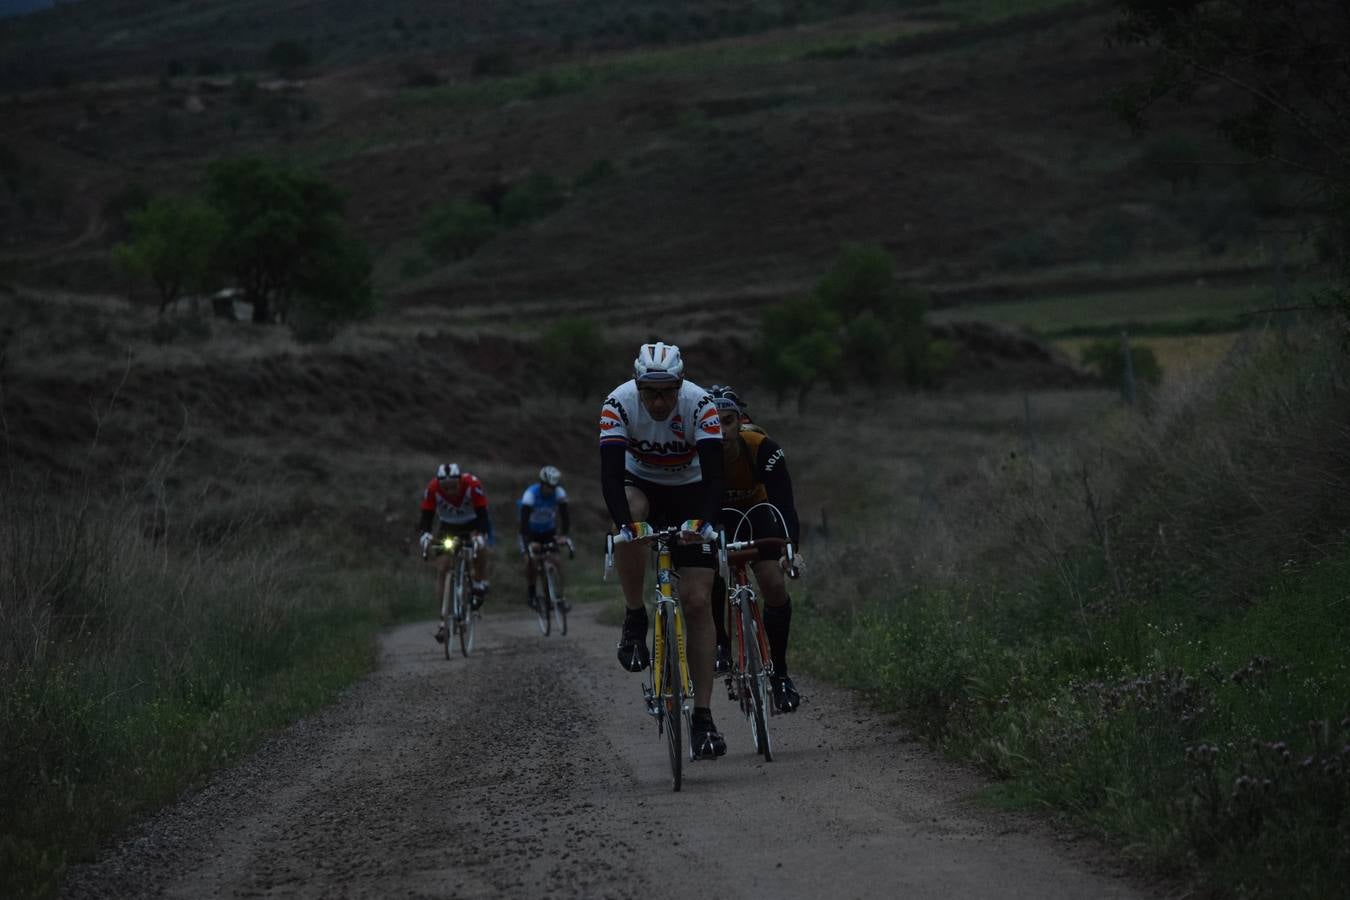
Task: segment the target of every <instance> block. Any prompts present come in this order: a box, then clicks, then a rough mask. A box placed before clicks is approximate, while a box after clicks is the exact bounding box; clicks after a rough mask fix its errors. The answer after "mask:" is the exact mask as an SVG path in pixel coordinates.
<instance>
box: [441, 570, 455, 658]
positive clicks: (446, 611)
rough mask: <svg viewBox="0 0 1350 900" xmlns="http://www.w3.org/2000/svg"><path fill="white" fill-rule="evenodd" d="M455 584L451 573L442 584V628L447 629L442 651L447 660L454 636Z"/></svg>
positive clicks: (446, 575)
mask: <svg viewBox="0 0 1350 900" xmlns="http://www.w3.org/2000/svg"><path fill="white" fill-rule="evenodd" d="M452 586H453V582H452V581H451V578H450V573H449V572H446V573H445V580H444V581H443V582H442V583H441V627H442V628H444V629H445V640H443V641H441V649H442V650H444V651H445V658H446V659H449V658H450V640H451V638H452V637H453V636H454V625H455V620H454V616H455V613H454V605H453V603H452V602H451V597H450V591H451V588H452Z"/></svg>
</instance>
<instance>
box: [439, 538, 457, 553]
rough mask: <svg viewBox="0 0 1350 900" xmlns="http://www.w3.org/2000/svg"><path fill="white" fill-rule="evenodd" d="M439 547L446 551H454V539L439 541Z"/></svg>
mask: <svg viewBox="0 0 1350 900" xmlns="http://www.w3.org/2000/svg"><path fill="white" fill-rule="evenodd" d="M441 546H442V547H444V548H445V549H447V550H453V549H455V539H454V538H452V537H447V538H446V539H445V540H443V541H441Z"/></svg>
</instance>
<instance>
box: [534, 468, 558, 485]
mask: <svg viewBox="0 0 1350 900" xmlns="http://www.w3.org/2000/svg"><path fill="white" fill-rule="evenodd" d="M539 482H540V484H551V485H553V486H554V487H557V486H558V485H560V484H562V472H560V471H558V467H557V466H544V467H543V468H542V469H540V470H539Z"/></svg>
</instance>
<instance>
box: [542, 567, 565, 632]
mask: <svg viewBox="0 0 1350 900" xmlns="http://www.w3.org/2000/svg"><path fill="white" fill-rule="evenodd" d="M544 587H545V593H546V594H548V607H549V609H550V610H552V611H553V620H554V621H555V622H557V623H558V634H567V610H565V609H563V605H562V598H561V597H559V596H558V568H557V566H555V565H553V564H552V563H548V564H546V565H545V567H544ZM544 633H545V634H547V633H548V632H544Z"/></svg>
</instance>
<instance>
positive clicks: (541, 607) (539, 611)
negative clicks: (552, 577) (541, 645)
mask: <svg viewBox="0 0 1350 900" xmlns="http://www.w3.org/2000/svg"><path fill="white" fill-rule="evenodd" d="M540 565H543V563H540ZM538 584H539V576H538V575H537V574H536V575H535V585H536V588H535V594H534V596H535V603H536V604H537V605H536V606H535V610H534V614H535V617H536V618H537V619H538V621H539V633H540V634H542V635H543V636H544V637H548V634H549V631H551V630H552V628H553V615H552V610H553V598H552V597H551V596H549V591H548V585H547V584H545V585H544V592H543V593H542V594H541V593H540V592H539V590H538Z"/></svg>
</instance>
